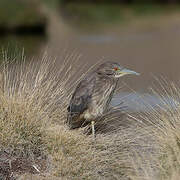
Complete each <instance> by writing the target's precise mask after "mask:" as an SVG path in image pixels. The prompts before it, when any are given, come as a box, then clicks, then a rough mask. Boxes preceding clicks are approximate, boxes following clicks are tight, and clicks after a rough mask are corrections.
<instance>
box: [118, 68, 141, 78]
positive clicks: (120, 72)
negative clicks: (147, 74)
mask: <svg viewBox="0 0 180 180" xmlns="http://www.w3.org/2000/svg"><path fill="white" fill-rule="evenodd" d="M127 74H134V75H140V74H139V73H137V72H135V71H132V70H129V69H121V70H119V71H118V72H117V74H116V75H115V77H116V78H119V77H121V76H124V75H127Z"/></svg>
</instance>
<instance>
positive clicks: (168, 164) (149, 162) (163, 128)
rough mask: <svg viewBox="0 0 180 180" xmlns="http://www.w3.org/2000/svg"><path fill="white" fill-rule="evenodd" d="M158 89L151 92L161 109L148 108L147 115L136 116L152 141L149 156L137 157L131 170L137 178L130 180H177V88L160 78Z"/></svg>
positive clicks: (179, 126)
mask: <svg viewBox="0 0 180 180" xmlns="http://www.w3.org/2000/svg"><path fill="white" fill-rule="evenodd" d="M158 86H159V87H157V88H156V89H153V90H152V91H153V94H154V95H155V96H157V97H158V98H159V99H160V101H161V106H157V107H156V108H154V107H150V106H149V112H147V113H144V114H141V116H140V117H139V120H141V121H142V122H143V123H144V124H148V126H149V127H150V128H149V129H147V130H146V132H147V133H148V134H150V137H151V138H152V139H153V144H154V148H153V153H152V152H150V153H149V155H148V156H143V157H142V156H141V157H140V156H138V157H140V159H139V162H138V165H137V164H136V166H135V167H134V168H135V169H136V175H137V176H135V177H133V179H147V180H151V179H157V180H159V179H162V180H177V179H179V177H180V131H179V129H180V103H179V99H180V91H179V87H178V86H177V85H175V84H174V83H170V82H169V81H167V80H164V79H161V80H160V81H159V80H158ZM144 130H145V129H143V130H142V131H144ZM152 147H153V146H152ZM143 162H146V165H144V164H143ZM138 167H139V169H138Z"/></svg>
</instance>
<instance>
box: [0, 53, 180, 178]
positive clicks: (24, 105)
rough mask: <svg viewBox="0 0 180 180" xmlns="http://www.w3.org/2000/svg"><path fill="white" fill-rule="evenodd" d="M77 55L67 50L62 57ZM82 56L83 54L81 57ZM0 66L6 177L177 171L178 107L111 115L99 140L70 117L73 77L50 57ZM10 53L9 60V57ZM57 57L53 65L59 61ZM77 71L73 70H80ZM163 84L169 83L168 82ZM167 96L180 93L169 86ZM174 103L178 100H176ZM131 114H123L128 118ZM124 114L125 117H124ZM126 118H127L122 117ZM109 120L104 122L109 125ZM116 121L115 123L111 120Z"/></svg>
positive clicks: (167, 174)
mask: <svg viewBox="0 0 180 180" xmlns="http://www.w3.org/2000/svg"><path fill="white" fill-rule="evenodd" d="M73 57H75V56H74V55H68V56H67V57H65V58H64V59H66V60H67V59H69V58H71V60H72V58H73ZM76 57H77V56H76ZM21 58H22V59H23V60H21V61H17V62H16V61H15V62H14V63H12V64H11V63H5V64H4V65H2V71H1V72H2V75H1V90H0V125H1V126H0V177H2V178H10V177H14V178H15V177H19V178H20V179H26V180H27V179H38V180H39V179H56V178H57V179H59V178H61V179H63V178H64V179H173V180H175V178H176V177H179V173H180V172H179V167H180V166H179V165H180V156H179V154H180V153H179V150H180V146H179V140H180V134H179V112H180V111H179V107H178V106H177V107H176V108H174V105H173V106H172V104H169V103H168V102H166V101H165V100H164V98H163V97H164V96H162V101H163V102H164V104H165V107H166V108H165V107H164V109H162V108H159V109H154V108H149V109H151V111H150V112H148V113H145V114H138V115H136V116H135V115H131V114H126V116H123V119H122V116H121V115H120V114H119V113H117V114H113V115H112V116H111V117H110V118H109V117H107V118H105V119H106V120H105V121H104V123H105V124H106V126H108V124H110V129H109V131H101V130H102V128H104V126H103V125H100V130H98V129H97V132H98V134H97V138H96V141H94V140H93V138H92V136H91V135H87V134H85V133H84V129H78V130H72V131H70V130H69V129H68V128H67V127H66V125H65V124H64V121H65V119H66V107H67V104H68V102H69V97H70V95H71V92H72V90H73V89H74V84H71V83H70V80H71V79H72V78H73V77H74V76H75V74H73V69H72V68H71V66H70V63H72V62H73V60H74V59H73V60H72V61H71V60H70V61H69V62H70V63H68V62H65V63H64V64H63V65H62V66H61V67H60V68H57V67H58V66H56V64H55V62H54V61H52V60H51V61H50V60H49V58H47V57H46V56H45V57H44V58H43V59H42V60H38V62H37V61H36V62H35V61H33V62H32V63H29V62H26V61H25V60H24V57H23V56H22V57H21ZM4 59H9V58H8V57H6V56H4ZM53 62H54V63H53ZM74 72H75V71H74ZM163 87H164V86H163ZM168 87H171V88H169V91H165V92H166V95H168V96H170V97H173V99H177V98H178V97H179V96H178V95H179V93H178V89H177V88H175V86H174V85H169V86H168ZM174 103H176V101H175V100H174ZM124 118H125V119H124ZM123 120H124V121H123ZM121 121H123V123H122V124H117V122H121ZM104 123H103V124H104ZM113 123H115V124H114V126H113ZM115 127H116V128H115Z"/></svg>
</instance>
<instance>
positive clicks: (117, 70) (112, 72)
mask: <svg viewBox="0 0 180 180" xmlns="http://www.w3.org/2000/svg"><path fill="white" fill-rule="evenodd" d="M96 72H97V73H98V74H101V75H105V76H109V77H114V78H119V77H121V76H124V75H127V74H134V75H140V74H139V73H137V72H135V71H132V70H129V69H126V68H124V67H122V66H120V65H119V64H118V63H116V62H105V63H103V64H101V65H100V66H99V67H98V68H97V70H96Z"/></svg>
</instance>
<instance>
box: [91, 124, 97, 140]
mask: <svg viewBox="0 0 180 180" xmlns="http://www.w3.org/2000/svg"><path fill="white" fill-rule="evenodd" d="M94 124H95V122H94V121H91V126H92V135H93V138H94V139H95V137H96V136H95V128H94Z"/></svg>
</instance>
